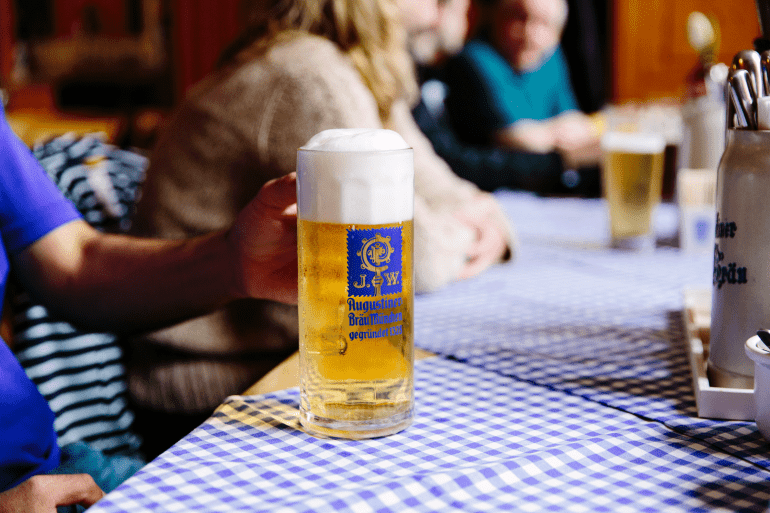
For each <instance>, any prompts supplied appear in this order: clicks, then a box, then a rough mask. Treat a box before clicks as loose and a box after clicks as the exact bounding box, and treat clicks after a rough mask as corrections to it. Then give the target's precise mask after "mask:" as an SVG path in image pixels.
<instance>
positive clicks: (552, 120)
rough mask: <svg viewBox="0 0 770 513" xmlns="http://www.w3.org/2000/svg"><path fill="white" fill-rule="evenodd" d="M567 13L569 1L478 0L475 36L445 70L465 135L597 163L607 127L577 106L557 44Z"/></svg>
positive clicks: (454, 117)
mask: <svg viewBox="0 0 770 513" xmlns="http://www.w3.org/2000/svg"><path fill="white" fill-rule="evenodd" d="M567 14H568V8H567V3H566V1H565V0H479V20H480V22H479V29H478V32H477V35H476V36H474V37H473V38H472V39H471V40H470V41H469V42H468V43H467V44H466V45H465V47H464V48H463V50H462V51H461V52H460V53H459V54H458V55H456V56H455V57H453V58H452V59H451V60H450V62H449V63H448V67H447V73H446V78H447V84H448V89H449V90H448V96H447V100H446V109H447V114H448V116H449V119H450V122H451V124H452V127H453V129H454V131H455V133H456V134H457V136H458V137H459V138H460V140H462V141H463V142H465V143H471V144H479V145H495V146H498V147H503V148H509V149H515V150H523V151H526V152H531V153H538V154H548V153H557V154H558V155H559V156H560V158H561V159H562V161H563V164H564V167H565V168H567V169H576V168H580V167H583V166H595V165H596V164H598V162H599V160H600V158H601V150H600V145H599V140H600V134H601V125H600V123H599V122H597V121H596V120H595V119H594V118H591V117H589V116H587V115H585V114H583V113H582V112H580V111H579V109H578V105H577V102H576V100H575V96H574V94H573V91H572V85H571V81H570V76H569V70H568V68H567V64H566V61H565V59H564V56H563V53H562V51H561V48H560V46H559V41H560V37H561V34H562V30H563V28H564V26H565V23H566V21H567ZM533 165H534V166H537V162H536V161H533ZM531 171H532V172H536V171H537V169H536V168H534V167H533V169H531ZM597 182H598V180H597Z"/></svg>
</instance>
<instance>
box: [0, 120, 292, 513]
mask: <svg viewBox="0 0 770 513" xmlns="http://www.w3.org/2000/svg"><path fill="white" fill-rule="evenodd" d="M295 201H296V183H295V179H294V176H293V175H289V176H286V177H283V178H281V179H278V180H274V181H272V182H269V183H267V184H266V185H265V186H264V187H263V188H262V189H261V190H260V192H259V193H258V195H257V197H256V198H255V199H254V200H252V202H251V203H250V204H249V205H248V206H247V207H246V208H244V210H243V211H242V212H241V213H240V215H239V217H238V219H237V221H236V223H235V224H234V225H233V227H232V228H231V229H230V230H227V231H220V232H215V233H211V234H208V235H204V236H201V237H198V238H194V239H187V240H176V241H172V240H156V239H138V238H131V237H128V236H121V235H107V234H103V233H100V232H97V231H96V230H95V229H94V228H92V227H91V226H90V225H89V224H88V223H86V222H85V221H84V220H83V219H81V217H80V215H79V213H78V212H77V210H76V209H75V208H74V206H73V205H72V204H70V203H69V202H68V201H67V200H66V199H65V198H64V197H63V196H62V195H61V193H60V192H59V190H58V189H57V188H56V186H55V185H54V184H53V182H52V181H51V180H50V179H49V178H48V176H47V175H46V174H45V171H43V169H42V168H41V167H40V165H39V164H38V162H37V160H35V158H34V157H33V155H32V154H31V152H30V151H29V150H28V149H27V148H26V147H25V146H24V144H23V143H22V142H21V141H20V140H19V139H18V138H17V137H16V136H15V135H14V134H13V132H12V131H11V129H10V128H9V126H8V124H7V122H6V121H5V114H4V112H3V111H2V108H1V107H0V249H1V250H0V297H2V295H3V294H4V292H5V288H6V284H7V282H8V277H9V274H10V273H11V272H12V273H13V275H14V277H15V278H17V279H18V280H19V281H20V282H21V283H22V284H23V285H24V286H25V288H27V289H28V290H30V291H31V292H32V293H33V294H34V295H35V296H36V297H37V298H39V299H40V300H42V302H43V303H44V304H45V306H47V307H49V308H50V309H51V310H53V311H55V312H57V313H59V314H61V315H62V316H63V317H64V318H66V319H68V320H71V321H72V322H74V323H77V324H78V325H81V326H84V327H91V328H94V329H99V330H109V331H116V332H117V331H123V332H126V331H138V330H145V329H149V328H156V327H159V326H163V325H167V324H169V323H172V322H175V321H178V320H180V319H184V318H187V317H191V316H194V315H198V314H201V313H203V312H206V311H210V310H213V309H214V308H217V307H220V306H221V305H223V304H225V303H226V302H229V301H231V300H234V299H238V298H245V297H259V298H267V299H273V300H276V301H282V302H285V303H296V299H297V252H296V205H295ZM53 420H54V419H53V414H52V412H51V410H50V408H49V407H48V404H47V403H46V401H45V399H44V398H43V397H42V395H41V394H40V392H39V391H38V390H37V388H36V387H35V385H34V384H33V383H32V382H31V381H30V380H29V379H28V378H27V376H26V374H25V373H24V371H23V369H22V368H21V366H20V365H19V363H18V361H17V360H16V359H15V357H14V356H13V353H12V352H11V351H10V349H9V347H8V346H7V345H6V344H5V343H4V342H3V341H2V340H0V440H2V443H0V513H5V512H9V511H53V509H54V508H55V507H57V506H65V505H73V504H81V505H83V506H89V505H91V504H93V503H94V502H96V501H97V500H98V499H99V498H101V497H102V495H103V491H102V489H101V488H100V487H99V486H98V485H97V484H96V482H95V481H94V478H93V477H92V476H90V475H88V474H73V472H77V469H78V468H83V466H82V465H81V466H79V465H78V462H77V461H73V460H77V459H78V458H81V457H82V458H91V460H93V454H90V453H88V452H87V451H85V452H84V451H82V448H76V450H74V451H73V450H67V449H68V448H59V447H58V446H57V442H56V433H55V432H54V429H53ZM90 463H92V464H93V461H91V462H90ZM102 463H103V464H104V465H108V464H109V461H106V462H102ZM86 467H87V465H86ZM105 470H107V471H108V470H109V469H104V468H102V469H96V471H95V472H94V475H95V476H96V478H97V479H99V478H100V475H101V474H103V473H104V471H105ZM66 474H69V475H66Z"/></svg>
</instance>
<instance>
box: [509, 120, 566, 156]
mask: <svg viewBox="0 0 770 513" xmlns="http://www.w3.org/2000/svg"><path fill="white" fill-rule="evenodd" d="M554 135H555V133H554V130H553V127H552V126H551V123H550V122H549V121H542V120H534V119H522V120H521V121H517V122H516V123H514V124H513V125H511V126H509V127H507V128H503V129H502V130H501V131H499V132H498V133H497V142H498V143H499V144H501V145H502V146H505V147H507V148H509V149H512V150H520V151H527V152H531V153H550V152H552V151H553V150H554V147H555V145H556V138H555V137H554Z"/></svg>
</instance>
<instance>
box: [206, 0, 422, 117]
mask: <svg viewBox="0 0 770 513" xmlns="http://www.w3.org/2000/svg"><path fill="white" fill-rule="evenodd" d="M241 13H242V15H243V19H245V20H246V29H245V30H244V32H243V33H242V34H241V35H240V36H239V37H238V39H236V41H234V42H233V44H232V45H230V47H229V48H228V49H226V50H225V52H224V53H223V55H222V57H221V58H220V63H227V62H230V61H232V60H234V59H236V58H237V55H238V54H239V53H240V52H241V51H242V50H244V49H246V48H250V49H253V51H257V52H264V51H266V50H267V49H268V48H269V47H270V46H271V45H273V44H275V43H276V42H277V41H280V40H283V39H285V38H291V37H295V36H297V35H299V34H301V33H308V34H315V35H317V36H321V37H324V38H326V39H329V40H330V41H332V42H334V43H336V44H337V45H338V46H339V47H340V48H341V49H342V51H343V52H345V53H346V54H347V55H348V56H349V57H350V59H351V61H352V62H353V65H354V66H355V67H356V69H357V70H358V72H359V73H360V74H361V78H362V79H363V81H364V83H365V84H366V86H367V87H368V88H369V90H370V91H371V92H372V94H373V95H374V98H375V100H376V101H377V107H378V109H379V113H380V118H381V119H382V120H383V121H386V120H387V119H388V117H389V116H390V108H391V106H392V105H393V102H395V101H396V100H399V99H407V100H412V99H414V98H416V94H417V82H416V79H415V76H414V64H413V62H412V60H411V58H410V56H409V53H408V49H407V43H406V32H405V30H404V28H403V26H402V24H401V19H400V13H399V10H398V7H397V6H396V4H395V2H394V0H242V2H241ZM250 53H251V52H250Z"/></svg>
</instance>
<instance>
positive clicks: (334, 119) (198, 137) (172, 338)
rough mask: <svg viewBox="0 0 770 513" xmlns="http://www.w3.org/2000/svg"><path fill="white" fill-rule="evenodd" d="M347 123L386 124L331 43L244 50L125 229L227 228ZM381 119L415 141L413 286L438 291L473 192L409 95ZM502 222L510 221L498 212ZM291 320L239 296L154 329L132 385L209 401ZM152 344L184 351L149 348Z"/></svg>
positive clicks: (467, 234) (192, 407)
mask: <svg viewBox="0 0 770 513" xmlns="http://www.w3.org/2000/svg"><path fill="white" fill-rule="evenodd" d="M247 52H248V51H247ZM348 127H356V128H367V127H371V128H381V127H383V124H382V123H381V121H380V119H379V116H378V110H377V105H376V103H375V100H374V97H373V96H372V94H371V92H370V91H369V90H368V89H367V87H366V86H365V85H364V83H363V82H362V80H361V77H360V75H359V74H358V72H357V71H356V69H355V68H354V67H353V65H352V64H351V62H350V61H349V59H348V58H347V57H346V56H345V55H344V54H343V53H342V52H341V51H340V50H339V49H338V47H337V46H336V45H334V44H333V43H331V42H330V41H328V40H326V39H321V38H318V37H314V36H301V37H299V38H296V39H293V40H290V41H288V42H283V43H280V44H277V45H276V46H274V47H273V48H272V49H270V50H269V51H268V52H267V53H266V54H263V55H261V56H259V57H255V58H252V59H240V60H239V64H238V65H236V66H232V67H230V68H227V69H223V70H220V71H219V72H217V73H215V74H214V75H212V76H210V77H209V78H207V79H206V80H205V81H204V82H202V83H200V84H199V85H198V86H196V88H195V89H194V90H193V92H192V94H191V95H190V96H189V98H188V99H187V100H186V101H185V102H184V104H183V105H182V106H181V108H180V109H179V110H178V112H177V113H176V115H175V117H174V118H173V119H172V120H171V122H170V125H169V126H168V127H167V128H166V130H165V131H164V133H163V134H162V136H161V138H160V139H159V141H158V144H157V146H156V148H155V150H154V151H153V154H152V158H151V163H150V167H149V170H148V172H147V180H146V183H145V184H144V187H143V191H142V199H141V201H140V203H139V205H138V211H137V214H136V219H135V222H134V228H133V232H134V234H137V235H142V236H156V237H157V236H159V237H165V238H181V237H188V236H192V235H197V234H201V233H205V232H209V231H211V230H217V229H222V228H225V227H228V226H230V224H231V223H232V222H233V221H234V220H235V218H236V216H237V214H238V212H239V211H240V210H241V208H243V207H244V206H245V205H246V203H247V202H248V201H249V200H250V199H251V198H253V197H254V195H255V194H256V193H257V191H258V190H259V188H260V187H261V186H262V185H263V184H264V183H265V182H266V181H268V180H270V179H272V178H275V177H278V176H282V175H285V174H286V173H289V172H291V171H293V170H294V169H295V166H296V152H297V148H299V147H300V146H302V145H303V144H304V143H305V142H307V140H308V139H310V138H311V137H312V136H313V135H315V134H316V133H318V132H320V131H322V130H326V129H329V128H348ZM385 128H390V129H393V130H396V131H397V132H399V133H400V134H401V135H402V136H403V137H404V139H405V140H406V141H407V143H409V144H410V145H411V146H412V148H413V149H414V159H415V220H414V227H415V228H414V230H415V260H414V262H415V287H416V289H417V291H420V292H424V291H430V290H434V289H437V288H439V287H441V286H443V285H445V284H446V283H448V282H449V281H451V280H453V279H455V277H456V276H457V273H458V271H459V270H460V268H461V267H462V265H463V263H464V261H465V258H466V253H467V250H468V248H469V246H470V244H471V242H472V240H473V237H474V236H475V234H474V233H472V232H471V230H470V229H469V228H467V227H466V226H464V225H463V224H461V223H460V222H458V221H456V220H455V219H454V217H453V212H455V211H457V210H458V209H459V208H460V207H462V206H463V205H465V204H467V203H468V202H472V201H474V198H476V195H478V194H481V193H480V192H479V191H478V190H477V189H476V187H475V186H474V185H472V184H470V183H469V182H466V181H463V180H461V179H460V178H458V177H457V176H456V175H454V174H453V173H452V171H451V170H450V169H449V168H448V166H447V165H446V164H445V163H444V162H443V161H442V160H441V159H440V158H439V157H438V156H437V155H436V154H435V153H434V151H433V148H432V146H431V145H430V142H429V141H428V140H427V139H426V138H425V137H424V136H423V135H422V133H421V132H420V130H419V128H418V127H417V126H416V124H415V123H414V121H413V119H412V116H411V112H410V110H409V107H408V105H407V104H406V103H404V102H402V103H398V104H396V105H395V106H394V107H393V110H392V114H391V119H390V121H389V122H388V123H387V124H386V125H385ZM498 221H499V223H500V225H501V226H503V227H505V228H506V229H507V230H509V229H508V225H507V222H506V220H505V217H504V215H503V214H502V211H500V212H499V216H498ZM508 233H511V232H510V230H509V231H508ZM512 245H513V241H512V237H511V239H510V240H509V246H510V247H512ZM297 330H298V329H297V310H296V307H289V306H285V305H280V304H277V303H273V302H269V301H259V300H244V301H238V302H236V303H234V304H232V305H231V306H229V307H227V308H225V309H223V310H220V311H218V312H215V313H213V314H210V315H207V316H204V317H200V318H197V319H193V320H191V321H188V322H184V323H181V324H179V325H176V326H173V327H171V328H168V329H165V330H161V331H158V332H155V333H152V334H150V335H148V336H146V337H142V338H141V339H139V340H136V341H134V342H135V343H136V344H138V345H137V346H136V350H135V351H134V352H133V353H132V354H133V355H134V357H133V358H132V361H131V362H130V365H129V372H130V377H131V378H130V384H129V386H130V390H131V393H132V395H133V396H134V399H135V400H137V401H138V402H139V403H140V404H144V405H148V406H153V407H157V408H161V409H164V410H167V411H175V410H182V411H204V410H206V409H211V408H214V407H215V406H217V405H218V404H219V403H220V402H221V401H222V399H223V398H224V397H225V396H227V395H228V394H232V393H239V392H241V391H243V390H244V389H245V388H247V387H248V386H249V385H251V384H252V383H253V382H254V381H256V379H257V378H259V377H260V375H261V374H264V373H265V372H266V371H267V370H269V367H270V366H272V365H274V364H275V363H276V362H277V361H278V360H279V359H280V358H282V357H283V356H284V355H285V354H286V353H287V352H289V351H292V350H295V349H296V347H297V336H298V335H297ZM146 343H149V344H151V345H150V346H146V345H144V344H146ZM158 344H160V346H158ZM148 347H149V349H148ZM159 347H166V348H174V349H179V350H181V351H182V352H183V353H181V354H188V355H190V356H191V359H187V358H181V359H177V358H173V357H172V358H170V359H169V358H166V361H164V362H163V363H161V362H158V361H157V359H156V358H155V357H148V353H147V351H148V350H149V351H154V350H155V349H157V348H159ZM193 355H195V356H193ZM247 356H248V358H249V359H250V363H249V362H244V361H243V359H244V358H246V357H247Z"/></svg>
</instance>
